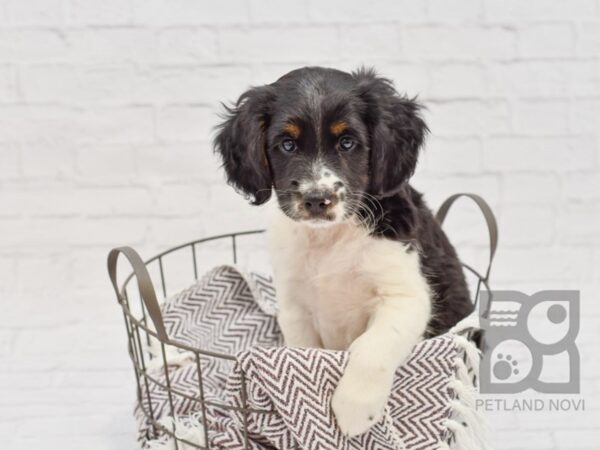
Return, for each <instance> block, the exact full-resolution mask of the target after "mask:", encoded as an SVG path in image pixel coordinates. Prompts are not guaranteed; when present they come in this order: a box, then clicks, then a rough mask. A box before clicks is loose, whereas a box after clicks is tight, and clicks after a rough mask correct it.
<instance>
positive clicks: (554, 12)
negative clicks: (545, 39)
mask: <svg viewBox="0 0 600 450" xmlns="http://www.w3.org/2000/svg"><path fill="white" fill-rule="evenodd" d="M484 8H485V16H486V20H488V21H493V22H503V23H511V22H514V21H517V20H526V21H546V20H549V19H554V20H556V19H558V20H568V19H574V18H576V19H582V18H583V19H585V18H589V17H591V16H595V15H596V14H597V12H598V11H597V9H596V2H594V0H573V1H569V2H568V3H565V2H561V1H550V2H549V1H546V0H530V1H527V2H523V1H521V0H484Z"/></svg>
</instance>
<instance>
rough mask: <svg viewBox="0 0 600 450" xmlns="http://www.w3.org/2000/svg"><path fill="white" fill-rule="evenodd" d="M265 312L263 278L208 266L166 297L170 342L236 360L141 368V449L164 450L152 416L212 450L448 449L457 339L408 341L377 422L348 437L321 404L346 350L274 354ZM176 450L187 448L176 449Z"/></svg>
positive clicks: (274, 333) (268, 287)
mask: <svg viewBox="0 0 600 450" xmlns="http://www.w3.org/2000/svg"><path fill="white" fill-rule="evenodd" d="M275 313H276V302H275V291H274V288H273V286H272V283H271V280H270V278H268V277H263V276H260V275H258V274H254V273H250V274H245V273H242V272H240V271H239V270H238V269H236V268H235V267H232V266H219V267H217V268H215V269H213V270H212V271H210V272H209V273H208V274H206V275H205V276H204V277H203V278H202V279H201V280H200V281H198V282H197V283H196V284H195V285H193V286H192V287H191V288H189V289H187V290H186V291H184V292H182V293H181V294H179V295H177V296H176V297H174V298H172V299H169V300H168V301H167V302H166V303H165V305H164V307H163V317H164V321H165V325H166V327H167V331H168V334H169V336H170V338H171V339H173V340H175V341H178V342H182V343H185V344H187V345H189V346H191V347H194V348H198V349H203V350H206V351H209V352H219V353H226V354H229V355H236V359H235V360H222V359H219V358H215V357H211V356H206V355H201V356H200V357H197V356H196V355H195V354H194V353H191V352H187V353H183V354H177V353H173V352H169V353H167V360H168V361H169V365H168V370H167V371H165V370H164V367H162V365H161V364H159V363H157V361H162V358H155V359H154V360H153V361H151V362H150V364H149V366H148V369H147V370H148V371H149V373H150V374H151V376H152V377H153V378H154V379H155V380H156V381H157V382H158V383H159V384H157V383H153V382H151V383H149V384H148V386H147V387H146V385H145V383H141V384H142V392H141V398H142V402H141V404H138V405H137V406H136V417H137V420H138V423H139V430H140V434H139V437H140V442H141V444H142V446H145V447H146V448H173V445H172V444H173V443H172V441H170V438H168V436H164V435H162V437H161V432H160V430H159V429H155V428H156V427H152V425H151V423H150V420H148V419H147V417H152V418H153V419H155V420H158V421H159V423H161V424H162V425H165V426H166V427H167V428H168V429H171V430H172V429H173V427H175V433H176V435H177V436H178V437H181V438H183V439H186V440H188V441H190V442H194V443H196V444H198V445H206V444H209V446H210V448H214V449H242V448H245V447H244V445H245V440H246V437H245V434H244V429H247V430H248V434H247V441H248V442H247V444H248V448H251V449H256V450H266V449H280V450H287V449H295V448H301V449H309V450H335V449H361V450H362V449H381V450H388V449H389V450H399V449H408V450H412V449H414V450H417V449H418V450H429V449H439V448H449V447H448V446H449V445H450V446H451V447H450V448H454V447H453V446H452V443H453V442H454V439H455V436H454V434H455V433H453V432H452V429H453V427H452V426H450V425H451V424H454V425H456V424H457V423H463V422H464V421H463V420H462V419H461V420H460V422H458V421H457V418H456V417H455V411H454V409H453V407H452V405H453V404H455V403H456V402H457V401H461V400H462V399H460V398H459V397H463V396H464V397H469V395H470V393H469V392H470V391H469V389H467V390H466V391H464V389H463V387H460V384H459V383H458V384H457V380H458V378H457V372H460V371H461V368H462V371H463V372H464V371H465V370H464V369H465V367H464V363H463V359H464V360H468V359H469V358H464V348H463V347H461V345H459V344H458V342H464V341H465V340H464V338H462V341H461V340H457V339H456V338H455V336H456V335H454V334H453V333H448V334H446V335H443V336H440V337H436V338H433V339H429V340H426V341H423V342H421V343H420V344H418V345H417V346H416V347H415V349H414V352H413V353H412V356H411V357H410V358H409V360H408V361H407V362H406V363H405V364H403V365H402V366H401V367H399V368H398V370H397V372H396V378H395V382H394V387H393V390H392V393H391V395H390V398H389V401H388V404H387V407H386V414H385V416H384V418H383V419H382V420H381V421H380V422H379V423H377V424H376V425H375V426H373V427H372V428H371V430H369V431H368V432H367V433H365V434H364V435H362V436H358V437H356V438H353V439H348V438H347V437H345V436H344V435H342V433H341V432H340V430H339V429H338V428H337V426H336V423H335V419H334V416H333V413H332V410H331V406H330V405H331V397H332V395H333V391H334V389H335V387H336V385H337V383H338V381H339V379H340V377H341V375H342V373H343V370H344V367H345V365H346V363H347V353H346V352H341V351H327V350H320V349H303V348H288V347H283V346H282V344H283V342H282V337H281V333H280V331H279V329H278V326H277V322H276V320H275ZM149 350H150V351H153V352H155V353H156V349H154V350H153V349H152V348H150V349H149ZM467 369H468V368H467ZM200 371H201V372H202V377H201V378H202V380H200V379H199V376H198V375H199V372H200ZM167 375H168V377H167ZM244 380H245V386H246V389H244V388H243V386H244ZM200 381H202V383H200ZM167 383H169V384H170V386H171V388H172V390H173V391H176V395H172V396H171V399H169V396H168V395H167V393H166V390H165V389H164V388H163V386H166V385H167ZM161 385H162V386H161ZM471 390H472V389H471ZM465 392H466V393H465ZM202 398H203V399H204V407H203V404H202V402H201V401H200V400H201V399H202ZM245 399H246V401H247V405H248V407H249V408H252V409H253V410H262V411H266V410H268V411H271V413H262V412H251V413H249V414H247V415H244V414H242V413H241V412H239V411H237V410H236V409H235V408H236V407H242V405H243V404H244V400H245ZM463 403H464V402H463ZM150 404H151V405H152V406H151V407H150ZM171 405H172V406H171ZM219 405H227V407H222V406H219ZM467 406H468V405H467ZM171 408H172V410H173V412H174V419H173V418H172V417H171ZM144 411H145V412H146V414H144ZM150 412H151V413H152V414H151V416H150V415H149V414H150ZM204 425H206V427H204ZM461 433H462V431H461ZM462 434H464V433H462ZM449 443H450V444H449ZM184 445H185V444H184ZM179 448H186V449H187V448H194V447H191V446H189V447H186V446H184V447H182V446H181V443H180V445H179ZM457 448H458V447H457ZM461 448H462V447H461ZM475 448H477V447H475Z"/></svg>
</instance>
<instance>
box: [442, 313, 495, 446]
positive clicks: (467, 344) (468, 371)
mask: <svg viewBox="0 0 600 450" xmlns="http://www.w3.org/2000/svg"><path fill="white" fill-rule="evenodd" d="M473 328H476V327H474V326H473V324H472V323H470V322H464V323H463V322H461V323H459V324H458V325H457V326H456V327H455V328H454V329H453V330H452V331H453V332H454V333H455V334H454V336H453V340H454V343H455V345H456V347H457V348H458V349H459V352H458V355H457V357H456V360H455V369H456V375H455V378H454V379H453V380H452V381H451V382H450V384H449V388H450V389H451V390H452V392H453V393H454V397H455V398H454V400H453V401H452V402H451V403H450V407H451V410H452V412H451V415H450V417H449V418H448V419H447V420H446V422H445V425H446V428H447V429H448V431H449V436H448V437H447V439H446V440H445V441H444V442H441V443H440V445H439V449H440V450H482V449H489V448H490V447H489V445H488V443H487V442H486V440H485V434H486V433H485V431H486V426H485V423H484V419H483V417H482V415H481V414H479V413H478V412H477V408H476V404H477V399H478V397H479V391H478V389H477V387H476V377H477V374H478V373H479V362H480V360H481V352H480V351H479V349H478V348H477V347H476V345H475V344H474V343H473V342H472V341H470V340H469V339H467V338H466V337H464V336H463V335H462V334H461V333H464V332H465V331H467V330H469V329H473Z"/></svg>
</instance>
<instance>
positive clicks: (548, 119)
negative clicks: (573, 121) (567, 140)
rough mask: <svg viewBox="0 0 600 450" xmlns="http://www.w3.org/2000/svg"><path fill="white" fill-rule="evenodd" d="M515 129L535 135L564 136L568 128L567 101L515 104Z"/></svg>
mask: <svg viewBox="0 0 600 450" xmlns="http://www.w3.org/2000/svg"><path fill="white" fill-rule="evenodd" d="M514 115H515V118H514V123H515V130H516V131H517V132H520V133H522V134H525V135H530V136H531V135H533V136H556V135H558V136H564V135H565V134H567V130H568V115H569V105H568V103H567V102H566V101H554V100H539V101H520V102H517V103H516V104H515V106H514Z"/></svg>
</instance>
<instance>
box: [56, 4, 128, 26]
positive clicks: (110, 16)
mask: <svg viewBox="0 0 600 450" xmlns="http://www.w3.org/2000/svg"><path fill="white" fill-rule="evenodd" d="M67 8H68V9H67V11H68V20H69V22H70V23H74V24H77V25H112V26H114V25H124V24H127V23H130V22H131V20H132V11H131V8H130V5H129V2H123V1H121V0H104V1H102V2H96V1H94V0H68V1H67Z"/></svg>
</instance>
